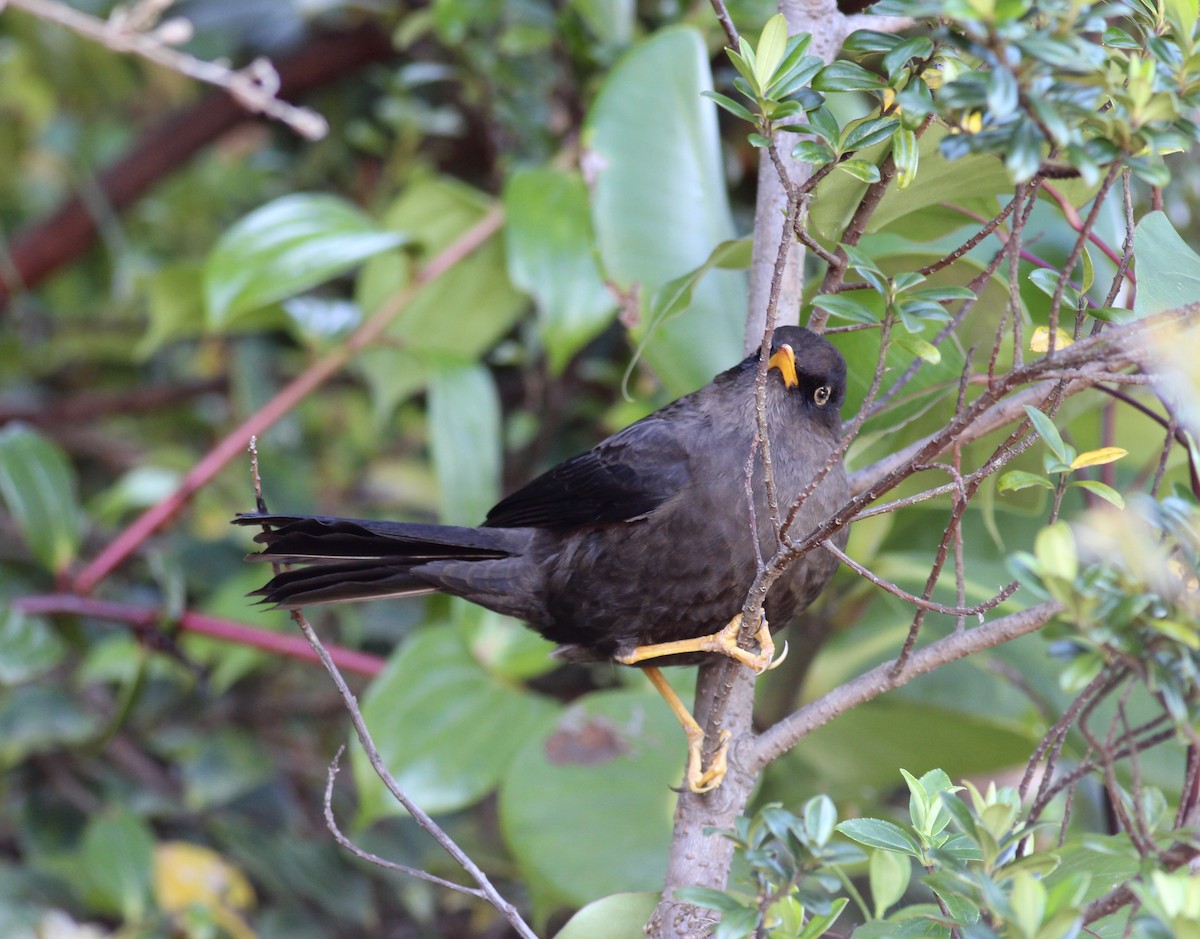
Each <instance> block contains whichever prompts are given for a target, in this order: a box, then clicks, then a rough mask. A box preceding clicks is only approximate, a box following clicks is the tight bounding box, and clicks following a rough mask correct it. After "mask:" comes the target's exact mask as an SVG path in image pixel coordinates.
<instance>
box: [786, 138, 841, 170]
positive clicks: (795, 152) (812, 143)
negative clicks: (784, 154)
mask: <svg viewBox="0 0 1200 939" xmlns="http://www.w3.org/2000/svg"><path fill="white" fill-rule="evenodd" d="M792 158H793V159H794V160H797V161H799V162H800V163H812V164H814V165H816V166H824V165H825V164H826V163H830V162H832V161H833V158H834V156H833V150H832V149H830V147H829V145H828V144H825V143H822V142H821V141H819V140H801V141H800V142H799V143H798V144H796V146H794V147H792Z"/></svg>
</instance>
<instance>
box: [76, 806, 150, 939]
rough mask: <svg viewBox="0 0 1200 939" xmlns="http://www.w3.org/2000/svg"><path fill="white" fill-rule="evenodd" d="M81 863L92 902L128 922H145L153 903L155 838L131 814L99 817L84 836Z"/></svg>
mask: <svg viewBox="0 0 1200 939" xmlns="http://www.w3.org/2000/svg"><path fill="white" fill-rule="evenodd" d="M81 854H82V856H81V857H80V863H81V865H82V867H83V869H84V870H85V871H86V872H87V878H88V882H89V883H88V886H89V888H90V890H89V892H90V893H91V899H92V902H93V903H95V904H96V906H97V907H98V908H99V909H100V910H102V911H104V912H108V913H116V914H119V915H120V916H121V917H122V918H123V919H124V920H125V921H126V922H130V923H136V922H138V921H139V920H141V919H142V918H143V917H144V916H145V914H146V911H147V909H148V907H149V903H150V881H151V871H152V866H153V862H154V835H153V833H152V832H151V831H150V828H149V826H148V825H147V824H146V823H145V822H144V821H142V820H141V819H140V818H138V817H137V816H136V815H132V814H130V813H128V812H124V811H122V812H120V813H117V814H105V815H99V816H97V817H95V818H94V819H92V821H91V822H90V823H89V825H88V827H87V830H86V831H85V832H84V835H83V847H82V852H81Z"/></svg>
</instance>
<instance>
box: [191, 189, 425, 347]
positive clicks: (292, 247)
mask: <svg viewBox="0 0 1200 939" xmlns="http://www.w3.org/2000/svg"><path fill="white" fill-rule="evenodd" d="M407 240H408V236H406V235H404V234H402V233H401V232H396V231H385V230H384V229H382V228H381V227H380V226H379V225H377V224H376V223H375V222H374V221H373V220H372V219H370V218H369V217H368V216H367V215H365V214H364V213H363V212H361V211H360V210H359V209H357V208H355V207H354V206H353V205H351V204H350V203H348V202H346V201H345V200H344V199H339V198H337V197H335V196H329V195H319V194H311V193H298V194H295V195H289V196H283V197H281V198H279V199H276V200H275V201H274V202H269V203H267V204H266V205H264V206H262V207H261V208H258V209H255V210H254V211H253V212H251V213H250V214H249V215H247V216H246V217H245V218H243V219H242V220H241V221H239V222H236V223H235V224H234V225H233V226H232V227H231V228H230V229H229V230H228V231H227V232H225V234H224V235H222V236H221V238H220V239H219V240H218V241H217V244H216V246H215V247H214V248H213V250H212V253H211V254H210V255H209V258H208V263H207V265H206V266H205V270H204V300H205V308H206V316H207V322H208V326H209V327H210V328H212V329H223V328H225V327H227V326H228V325H229V324H230V323H231V322H232V321H233V320H235V319H236V318H237V317H238V316H240V315H241V314H243V313H249V312H251V311H253V310H257V309H259V308H260V307H264V306H267V305H268V304H270V303H275V302H277V301H279V300H283V299H284V298H286V297H293V296H295V295H296V294H298V293H301V292H303V291H305V290H308V289H310V288H312V287H315V286H317V285H318V284H322V283H324V282H325V281H327V280H331V279H332V278H334V277H336V276H338V275H339V274H342V273H344V272H345V271H348V270H350V269H351V268H354V267H357V266H358V265H359V264H361V263H363V261H365V260H367V259H368V258H370V257H373V256H374V255H376V254H379V253H380V252H382V251H387V250H389V249H391V248H396V247H398V246H399V245H402V244H404V243H405V242H406V241H407Z"/></svg>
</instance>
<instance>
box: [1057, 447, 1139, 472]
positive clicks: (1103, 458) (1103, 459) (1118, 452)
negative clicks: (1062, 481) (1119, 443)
mask: <svg viewBox="0 0 1200 939" xmlns="http://www.w3.org/2000/svg"><path fill="white" fill-rule="evenodd" d="M1123 456H1129V451H1128V450H1123V449H1121V448H1120V447H1101V448H1100V449H1099V450H1089V451H1088V452H1087V453H1081V454H1079V456H1077V457H1075V459H1073V460H1072V461H1071V469H1073V470H1077V469H1083V467H1085V466H1103V465H1104V464H1105V463H1115V462H1116V461H1117V460H1119V459H1121V457H1123Z"/></svg>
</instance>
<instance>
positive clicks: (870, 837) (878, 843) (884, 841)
mask: <svg viewBox="0 0 1200 939" xmlns="http://www.w3.org/2000/svg"><path fill="white" fill-rule="evenodd" d="M837 830H838V831H840V832H841V833H842V834H843V835H845V836H846V837H847V838H850V839H851V840H853V841H857V842H858V843H859V844H865V845H866V846H867V847H869V848H882V849H883V850H884V851H894V852H896V853H898V854H907V855H909V856H911V857H915V858H919V857H920V856H921V848H920V846H919V845H918V844H917V842H916V839H915V838H913V836H912V835H910V834H909V833H908V832H906V831H905V830H904V829H903V828H901V827H900V826H899V825H896V824H893V823H892V822H889V821H885V820H884V819H882V818H850V819H847V820H846V821H844V822H842V823H841V824H840V825H838V826H837Z"/></svg>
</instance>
